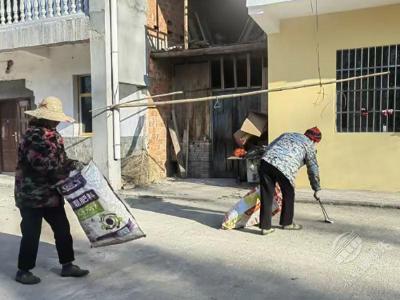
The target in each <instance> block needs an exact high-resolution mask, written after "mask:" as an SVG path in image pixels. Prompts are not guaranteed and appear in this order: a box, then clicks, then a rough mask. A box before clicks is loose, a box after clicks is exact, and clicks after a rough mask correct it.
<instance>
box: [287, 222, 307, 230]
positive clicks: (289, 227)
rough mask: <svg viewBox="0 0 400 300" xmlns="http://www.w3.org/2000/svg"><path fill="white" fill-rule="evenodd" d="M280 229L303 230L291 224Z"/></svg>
mask: <svg viewBox="0 0 400 300" xmlns="http://www.w3.org/2000/svg"><path fill="white" fill-rule="evenodd" d="M282 229H284V230H301V229H303V226H301V225H299V224H294V223H293V224H290V225H286V226H282Z"/></svg>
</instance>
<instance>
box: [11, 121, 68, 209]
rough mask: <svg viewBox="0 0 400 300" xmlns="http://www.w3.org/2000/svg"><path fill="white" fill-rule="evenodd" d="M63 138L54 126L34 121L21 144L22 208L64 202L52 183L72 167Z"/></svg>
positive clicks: (18, 189) (18, 194)
mask: <svg viewBox="0 0 400 300" xmlns="http://www.w3.org/2000/svg"><path fill="white" fill-rule="evenodd" d="M73 163H74V161H73V160H69V159H68V158H67V155H66V153H65V150H64V140H63V138H62V137H61V135H60V134H59V133H58V132H57V131H56V130H54V129H49V128H45V127H38V126H35V125H31V126H30V127H29V128H28V129H27V131H26V133H25V135H24V136H23V139H22V141H21V143H20V145H19V148H18V164H17V169H16V174H15V202H16V205H17V207H19V208H39V207H56V206H60V205H63V204H64V200H63V198H62V197H61V196H60V195H59V194H58V192H57V190H56V189H55V188H54V187H53V186H54V185H55V184H56V183H57V182H58V181H59V180H62V179H65V178H66V177H67V176H68V174H69V172H70V171H71V170H72V168H73Z"/></svg>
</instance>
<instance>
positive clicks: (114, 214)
mask: <svg viewBox="0 0 400 300" xmlns="http://www.w3.org/2000/svg"><path fill="white" fill-rule="evenodd" d="M57 189H58V191H59V193H60V194H61V195H62V196H63V197H64V198H65V199H66V200H67V201H68V203H69V204H70V205H71V207H72V209H73V211H74V212H75V214H76V216H77V218H78V220H79V223H80V224H81V226H82V229H83V231H84V232H85V233H86V236H87V237H88V239H89V241H90V243H91V245H92V247H100V246H107V245H113V244H120V243H124V242H127V241H131V240H134V239H138V238H141V237H144V236H145V234H144V233H143V231H142V230H141V229H140V227H139V225H138V223H137V222H136V220H135V218H134V217H133V215H132V213H131V212H130V210H129V208H128V207H127V205H126V204H125V203H124V202H123V201H122V200H121V199H120V198H119V197H118V196H117V194H116V193H115V192H114V191H113V189H112V188H111V186H110V185H109V183H108V181H107V180H106V179H105V178H104V176H103V175H102V174H101V172H100V170H99V169H98V168H97V166H96V165H95V164H94V163H93V162H90V163H89V164H88V165H87V166H85V167H84V168H83V169H82V170H81V171H80V172H77V171H73V172H71V174H70V176H69V178H68V179H66V180H64V181H63V182H62V183H60V184H59V185H58V186H57Z"/></svg>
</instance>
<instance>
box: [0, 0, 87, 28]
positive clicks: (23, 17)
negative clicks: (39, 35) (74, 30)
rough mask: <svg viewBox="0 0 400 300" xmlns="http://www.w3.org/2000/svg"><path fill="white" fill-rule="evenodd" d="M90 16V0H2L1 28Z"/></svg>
mask: <svg viewBox="0 0 400 300" xmlns="http://www.w3.org/2000/svg"><path fill="white" fill-rule="evenodd" d="M77 14H86V15H88V14H89V0H0V26H7V25H13V24H19V23H27V22H34V21H40V20H44V19H51V18H57V17H62V16H68V15H77Z"/></svg>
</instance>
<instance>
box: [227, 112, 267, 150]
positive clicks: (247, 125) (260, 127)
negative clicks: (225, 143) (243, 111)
mask: <svg viewBox="0 0 400 300" xmlns="http://www.w3.org/2000/svg"><path fill="white" fill-rule="evenodd" d="M266 130H267V115H265V114H262V113H257V112H250V113H249V114H248V116H247V118H246V119H245V120H244V122H243V124H242V127H240V129H239V130H238V131H236V132H235V133H234V134H233V137H234V139H235V141H236V143H237V144H238V145H239V146H244V145H245V144H246V143H247V142H248V141H249V140H250V139H251V138H252V137H254V136H255V137H261V136H262V135H263V133H265V131H266Z"/></svg>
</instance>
